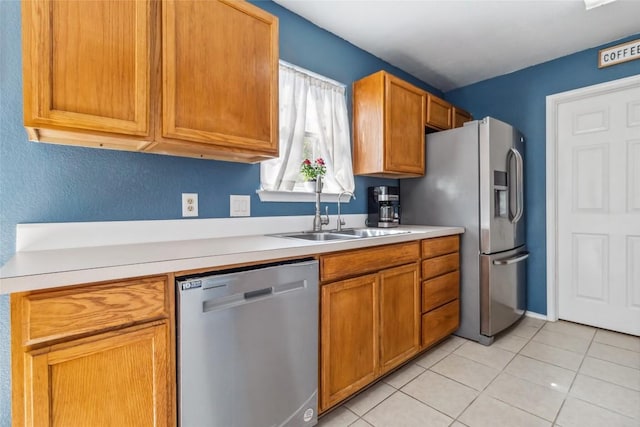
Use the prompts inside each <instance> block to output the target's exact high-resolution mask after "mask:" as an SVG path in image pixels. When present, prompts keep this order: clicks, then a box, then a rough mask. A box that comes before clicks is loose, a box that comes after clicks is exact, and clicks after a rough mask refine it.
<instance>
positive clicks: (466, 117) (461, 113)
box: [452, 106, 472, 128]
mask: <svg viewBox="0 0 640 427" xmlns="http://www.w3.org/2000/svg"><path fill="white" fill-rule="evenodd" d="M452 115H453V127H454V128H459V127H461V126H462V125H464V124H465V123H466V122H470V121H471V120H472V117H471V113H469V112H468V111H465V110H463V109H462V108H458V107H456V106H454V107H453V112H452Z"/></svg>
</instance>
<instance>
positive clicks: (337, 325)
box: [320, 274, 378, 411]
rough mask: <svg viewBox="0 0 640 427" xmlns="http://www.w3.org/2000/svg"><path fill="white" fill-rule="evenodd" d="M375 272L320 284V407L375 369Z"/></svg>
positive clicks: (355, 388)
mask: <svg viewBox="0 0 640 427" xmlns="http://www.w3.org/2000/svg"><path fill="white" fill-rule="evenodd" d="M377 288H378V286H377V276H376V275H375V274H370V275H367V276H362V277H358V278H355V279H350V280H343V281H341V282H335V283H332V284H330V285H324V286H323V287H322V290H321V296H320V298H321V302H320V303H321V317H320V319H321V320H320V410H321V411H323V410H325V409H328V408H329V407H331V406H333V405H335V404H336V403H338V402H339V401H341V400H342V399H344V398H346V397H348V396H350V395H351V394H353V393H355V392H356V391H358V390H360V389H361V388H362V387H364V386H366V385H367V384H369V383H370V382H371V381H373V380H374V378H375V377H376V375H377V372H378V351H377V350H378V327H377V317H378V310H377V306H378V296H377Z"/></svg>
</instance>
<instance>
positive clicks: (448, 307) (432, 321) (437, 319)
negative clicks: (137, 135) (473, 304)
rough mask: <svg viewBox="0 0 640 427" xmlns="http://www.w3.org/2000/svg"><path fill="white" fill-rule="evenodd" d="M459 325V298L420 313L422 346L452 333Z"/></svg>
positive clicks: (431, 343)
mask: <svg viewBox="0 0 640 427" xmlns="http://www.w3.org/2000/svg"><path fill="white" fill-rule="evenodd" d="M459 325H460V304H459V300H454V301H451V302H450V303H448V304H445V305H443V306H442V307H439V308H436V309H435V310H431V311H430V312H428V313H425V314H423V315H422V347H423V348H425V347H429V346H431V345H433V344H435V343H437V342H438V341H440V340H442V339H443V338H445V337H446V336H447V335H449V334H452V333H453V332H455V330H456V329H458V326H459Z"/></svg>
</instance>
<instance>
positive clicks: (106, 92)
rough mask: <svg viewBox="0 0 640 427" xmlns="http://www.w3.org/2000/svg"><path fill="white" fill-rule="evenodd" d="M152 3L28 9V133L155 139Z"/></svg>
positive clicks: (38, 1) (45, 4)
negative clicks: (47, 129)
mask: <svg viewBox="0 0 640 427" xmlns="http://www.w3.org/2000/svg"><path fill="white" fill-rule="evenodd" d="M151 4H152V3H151V1H150V0H145V1H135V2H123V1H119V0H105V1H99V2H95V1H84V2H83V1H48V0H34V1H25V2H23V3H22V26H23V61H24V66H23V77H24V119H25V126H27V127H38V126H42V125H45V126H53V127H60V128H67V129H70V128H73V129H84V130H91V131H99V132H110V133H117V134H122V135H132V136H145V137H147V139H148V138H150V102H149V96H150V85H151V83H150V79H151V55H152V53H151V23H152V20H151ZM131 143H132V144H133V146H137V144H138V142H136V141H135V140H133V141H132V142H131Z"/></svg>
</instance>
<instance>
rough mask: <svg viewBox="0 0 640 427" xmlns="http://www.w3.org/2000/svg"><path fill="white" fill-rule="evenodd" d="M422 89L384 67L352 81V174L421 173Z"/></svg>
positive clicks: (382, 175)
mask: <svg viewBox="0 0 640 427" xmlns="http://www.w3.org/2000/svg"><path fill="white" fill-rule="evenodd" d="M425 96H426V92H425V91H423V90H421V89H419V88H417V87H415V86H413V85H411V84H409V83H407V82H405V81H403V80H401V79H399V78H397V77H395V76H392V75H390V74H389V73H387V72H385V71H379V72H377V73H374V74H372V75H370V76H366V77H364V78H362V79H360V80H358V81H356V82H355V83H354V84H353V172H354V174H356V175H371V176H381V177H392V178H403V177H415V176H420V175H424V145H425V137H424V135H425V131H424V119H425V112H424V109H425Z"/></svg>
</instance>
